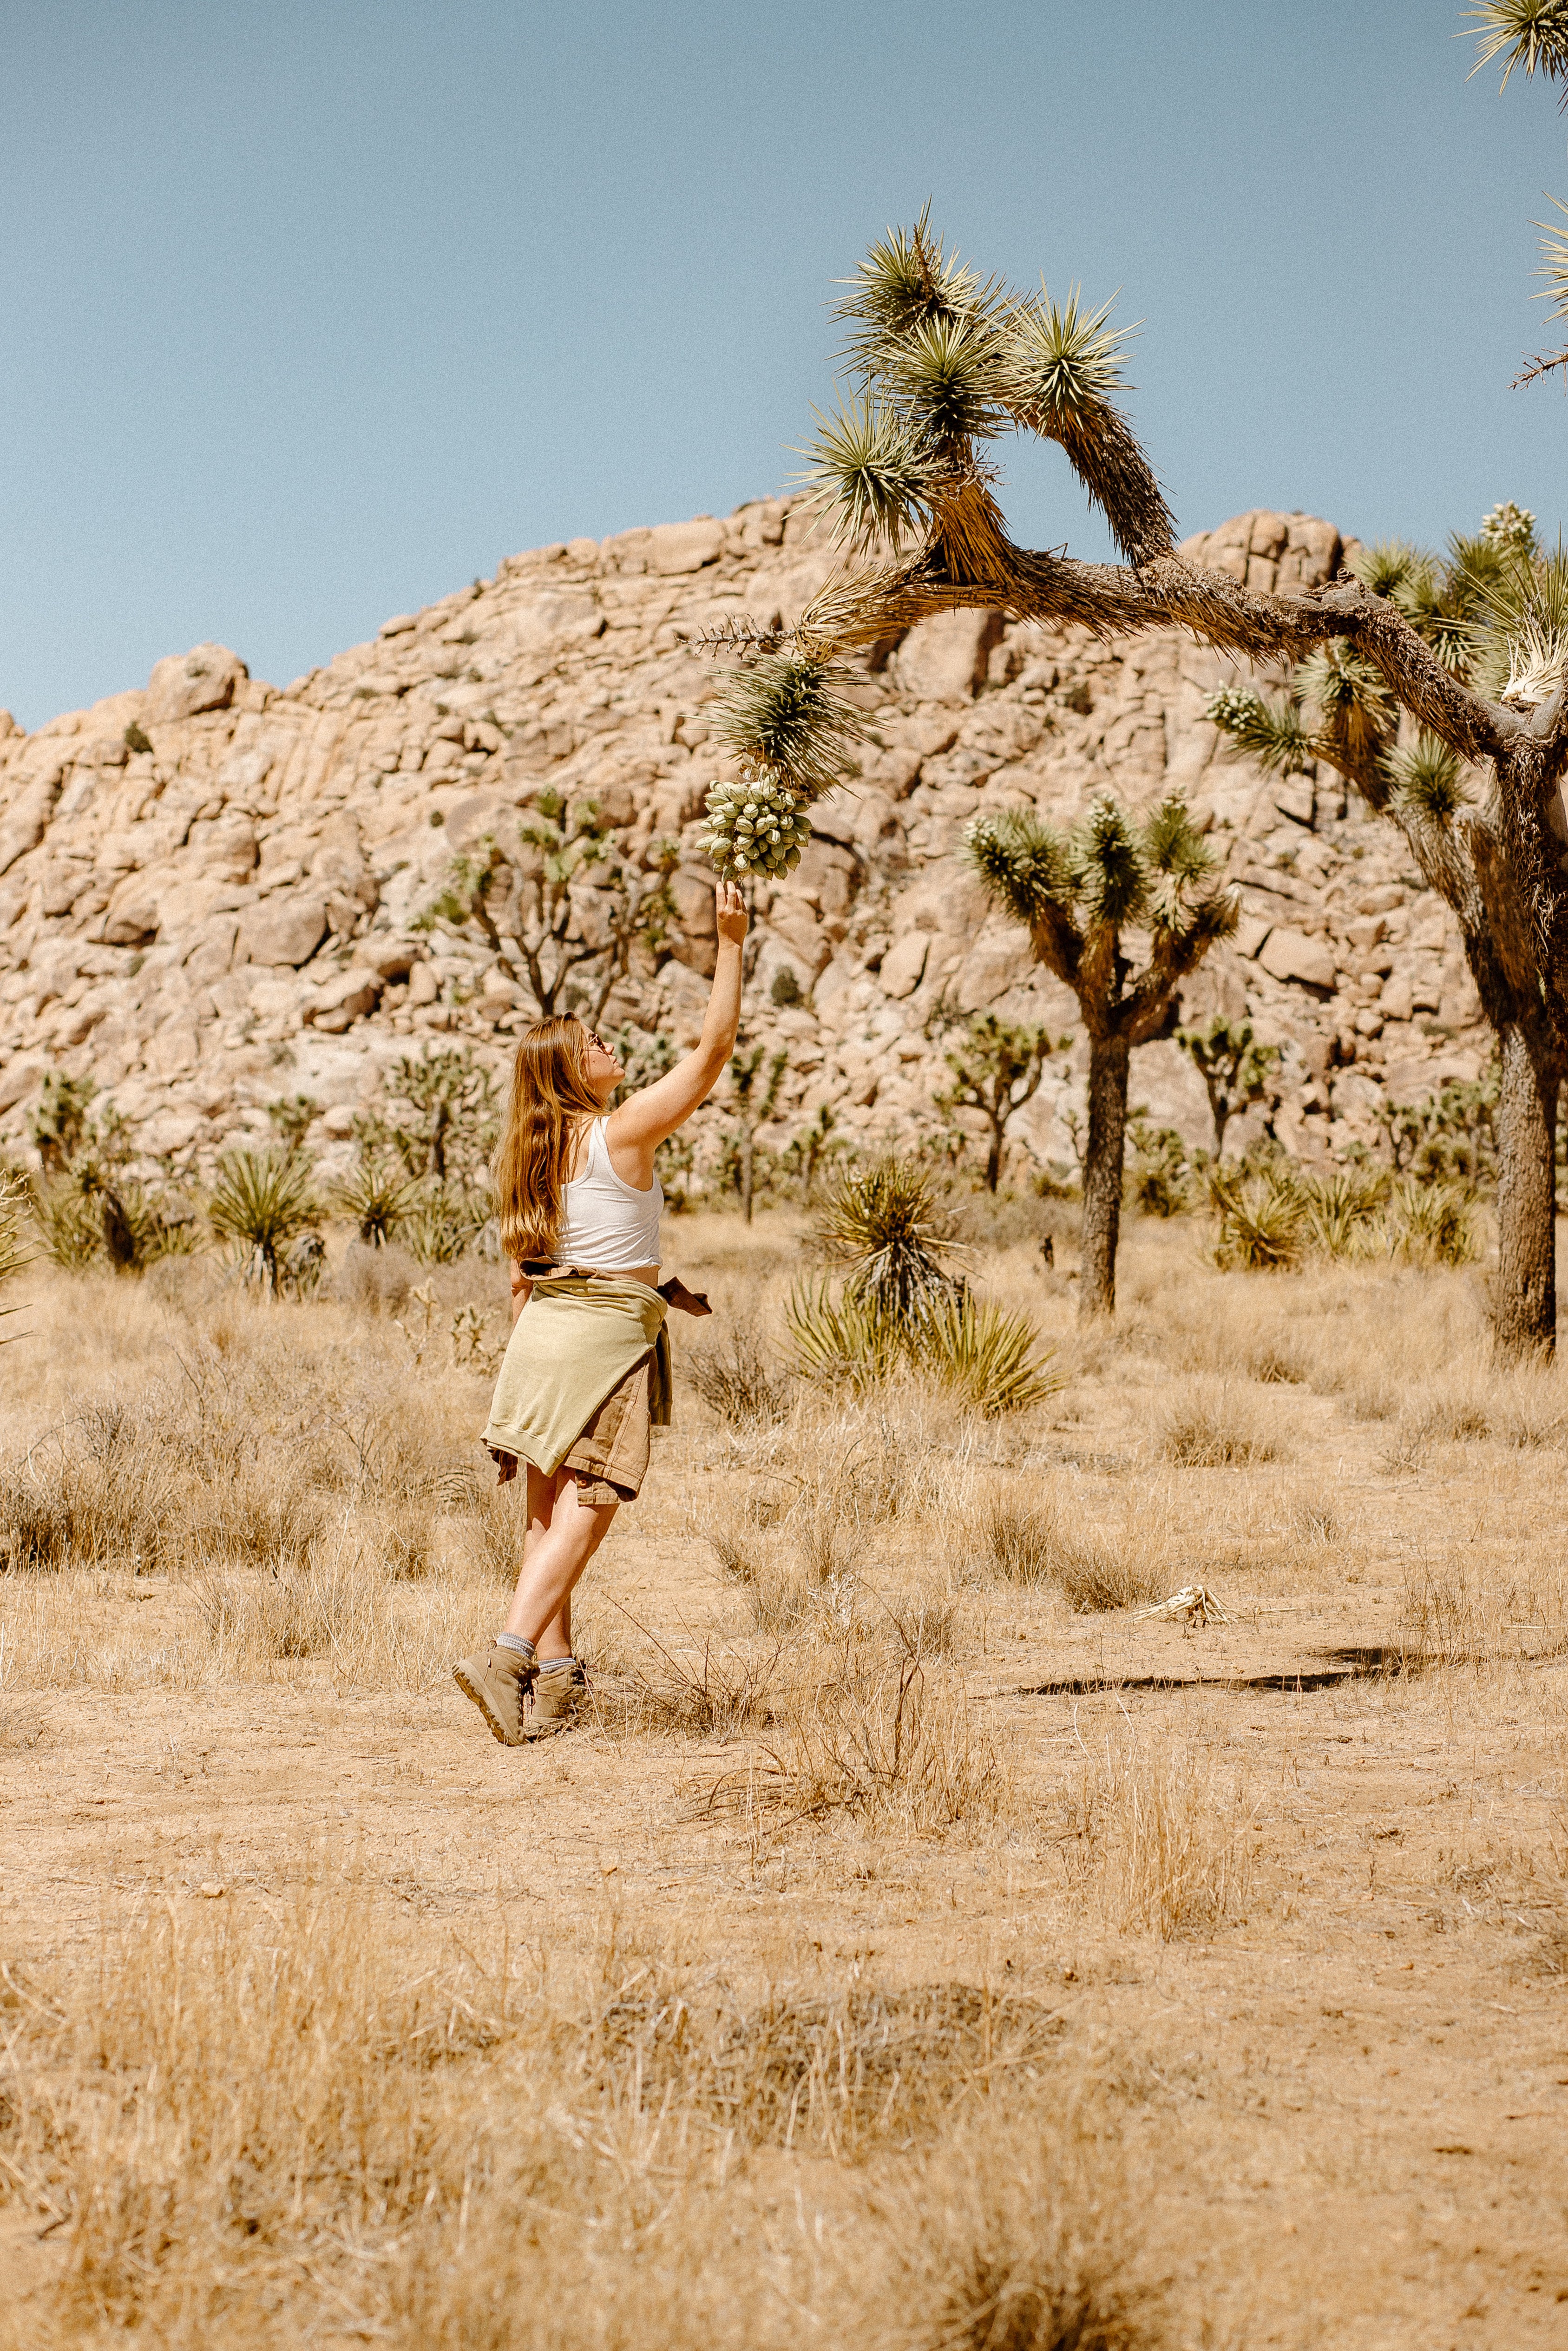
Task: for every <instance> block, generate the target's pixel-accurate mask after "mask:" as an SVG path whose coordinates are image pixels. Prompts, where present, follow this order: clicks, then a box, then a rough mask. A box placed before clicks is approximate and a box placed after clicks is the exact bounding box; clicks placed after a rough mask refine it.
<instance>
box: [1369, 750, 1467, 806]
mask: <svg viewBox="0 0 1568 2351" xmlns="http://www.w3.org/2000/svg"><path fill="white" fill-rule="evenodd" d="M1386 767H1387V772H1388V776H1389V778H1390V780H1391V781H1392V783H1393V786H1394V803H1395V806H1396V808H1398V809H1400V810H1405V811H1406V812H1407V813H1409V814H1410V815H1412V816H1420V817H1426V818H1427V819H1429V820H1431V821H1432V822H1433V823H1436V824H1447V823H1448V822H1449V820H1451V819H1452V817H1453V816H1454V814H1455V812H1456V810H1458V809H1461V808H1463V807H1464V805H1465V791H1464V787H1463V785H1462V783H1461V781H1460V768H1459V762H1458V759H1457V758H1455V757H1454V754H1453V753H1452V751H1450V750H1449V748H1448V745H1447V744H1446V743H1441V742H1439V741H1438V739H1437V737H1436V736H1435V735H1417V736H1416V740H1415V741H1414V743H1407V744H1405V745H1402V746H1401V747H1400V748H1399V749H1398V750H1396V751H1393V752H1391V753H1390V754H1389V756H1388V759H1387V762H1386Z"/></svg>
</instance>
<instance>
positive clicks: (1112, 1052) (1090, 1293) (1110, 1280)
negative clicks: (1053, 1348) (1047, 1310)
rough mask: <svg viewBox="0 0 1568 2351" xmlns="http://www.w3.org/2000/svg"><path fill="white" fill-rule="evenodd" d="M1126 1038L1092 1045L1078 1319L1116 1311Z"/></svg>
mask: <svg viewBox="0 0 1568 2351" xmlns="http://www.w3.org/2000/svg"><path fill="white" fill-rule="evenodd" d="M1131 1059H1132V1054H1131V1048H1130V1046H1129V1044H1128V1041H1127V1039H1126V1037H1125V1036H1124V1035H1112V1036H1109V1037H1091V1038H1090V1040H1089V1143H1088V1147H1087V1149H1086V1150H1085V1152H1084V1155H1083V1239H1082V1253H1081V1255H1082V1261H1081V1265H1080V1270H1079V1275H1078V1319H1079V1321H1080V1322H1092V1320H1093V1319H1094V1317H1095V1316H1096V1315H1100V1314H1113V1313H1114V1312H1115V1311H1116V1243H1117V1239H1118V1238H1119V1236H1120V1233H1121V1227H1122V1157H1123V1151H1124V1145H1125V1142H1126V1134H1127V1076H1128V1070H1129V1065H1130V1062H1131Z"/></svg>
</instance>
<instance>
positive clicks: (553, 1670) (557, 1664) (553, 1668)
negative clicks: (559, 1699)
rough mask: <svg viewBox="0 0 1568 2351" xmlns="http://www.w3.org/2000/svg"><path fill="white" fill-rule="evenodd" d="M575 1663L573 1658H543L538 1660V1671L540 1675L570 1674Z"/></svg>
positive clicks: (575, 1660)
mask: <svg viewBox="0 0 1568 2351" xmlns="http://www.w3.org/2000/svg"><path fill="white" fill-rule="evenodd" d="M576 1663H577V1659H576V1658H575V1657H544V1658H542V1659H541V1660H540V1663H539V1671H540V1673H541V1674H565V1673H570V1670H571V1668H572V1667H573V1666H575V1665H576Z"/></svg>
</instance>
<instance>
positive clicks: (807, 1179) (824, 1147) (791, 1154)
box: [784, 1102, 849, 1207]
mask: <svg viewBox="0 0 1568 2351" xmlns="http://www.w3.org/2000/svg"><path fill="white" fill-rule="evenodd" d="M838 1123H839V1114H838V1113H837V1111H836V1110H835V1109H834V1108H833V1106H832V1104H831V1102H819V1103H818V1105H817V1115H816V1117H815V1118H814V1119H812V1121H811V1123H810V1125H809V1126H802V1127H800V1128H799V1129H798V1130H797V1132H796V1134H795V1136H794V1139H793V1141H792V1142H790V1143H789V1144H788V1145H787V1147H786V1149H785V1153H784V1164H785V1165H786V1166H788V1167H791V1168H792V1169H793V1170H794V1171H795V1172H796V1173H797V1174H798V1175H800V1196H801V1198H802V1199H803V1200H804V1201H805V1202H806V1204H807V1206H808V1207H810V1200H811V1195H812V1193H813V1192H814V1191H815V1189H816V1184H817V1171H818V1169H819V1168H820V1167H821V1165H822V1162H823V1160H824V1159H826V1158H827V1157H828V1156H829V1155H836V1154H837V1153H839V1152H841V1151H845V1150H847V1149H848V1148H849V1145H848V1143H847V1141H846V1139H845V1137H844V1136H843V1135H841V1134H834V1132H833V1130H834V1128H835V1127H836V1126H837V1125H838Z"/></svg>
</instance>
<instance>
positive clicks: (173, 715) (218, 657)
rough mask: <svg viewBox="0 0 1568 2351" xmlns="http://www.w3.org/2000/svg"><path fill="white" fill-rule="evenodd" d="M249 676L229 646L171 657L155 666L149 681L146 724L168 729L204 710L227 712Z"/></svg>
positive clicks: (196, 647)
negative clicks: (237, 690)
mask: <svg viewBox="0 0 1568 2351" xmlns="http://www.w3.org/2000/svg"><path fill="white" fill-rule="evenodd" d="M249 675H250V672H249V670H248V669H246V665H245V664H244V662H242V661H241V659H240V657H239V655H238V653H230V651H229V649H228V647H227V645H193V646H192V647H191V650H190V652H189V653H171V654H170V655H169V656H168V658H167V660H165V661H161V662H155V663H154V664H153V667H152V676H151V677H150V678H149V679H148V681H147V710H146V723H147V725H148V726H172V725H173V723H174V721H175V720H176V719H180V718H194V717H195V716H197V714H198V713H199V712H200V711H203V710H226V709H227V708H228V706H229V705H230V703H231V702H232V701H233V700H234V697H235V686H237V685H238V684H240V683H241V681H242V680H243V679H245V678H247V677H248V676H249Z"/></svg>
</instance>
